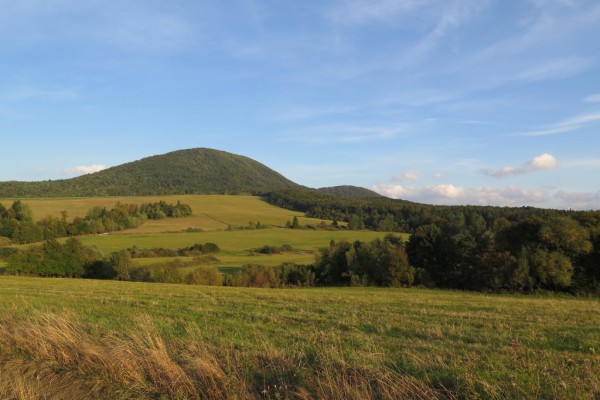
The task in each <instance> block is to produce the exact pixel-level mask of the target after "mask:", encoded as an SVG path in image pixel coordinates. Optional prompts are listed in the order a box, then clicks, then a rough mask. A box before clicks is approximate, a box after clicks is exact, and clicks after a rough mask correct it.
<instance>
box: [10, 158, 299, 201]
mask: <svg viewBox="0 0 600 400" xmlns="http://www.w3.org/2000/svg"><path fill="white" fill-rule="evenodd" d="M292 188H295V189H299V188H302V186H300V185H298V184H296V183H294V182H292V181H290V180H289V179H286V178H285V177H284V176H283V175H281V174H279V173H277V172H275V171H273V170H272V169H270V168H268V167H267V166H265V165H263V164H261V163H259V162H257V161H254V160H252V159H250V158H248V157H244V156H240V155H236V154H231V153H227V152H224V151H219V150H212V149H205V148H197V149H189V150H179V151H174V152H171V153H167V154H163V155H157V156H152V157H147V158H143V159H141V160H138V161H134V162H130V163H126V164H122V165H119V166H116V167H112V168H108V169H106V170H104V171H100V172H96V173H94V174H89V175H83V176H79V177H76V178H72V179H63V180H55V181H43V182H16V181H10V182H0V197H12V198H14V197H93V196H140V195H165V194H264V193H267V192H270V191H273V190H280V189H292Z"/></svg>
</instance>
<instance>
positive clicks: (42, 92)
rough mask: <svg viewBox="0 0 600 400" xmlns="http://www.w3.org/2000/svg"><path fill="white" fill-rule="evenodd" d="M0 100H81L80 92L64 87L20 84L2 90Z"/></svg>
mask: <svg viewBox="0 0 600 400" xmlns="http://www.w3.org/2000/svg"><path fill="white" fill-rule="evenodd" d="M0 98H2V99H4V100H8V101H25V100H76V99H77V98H79V90H77V89H73V88H64V87H44V86H39V85H34V84H19V85H14V86H11V87H5V88H4V89H2V90H0Z"/></svg>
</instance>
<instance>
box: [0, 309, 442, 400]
mask: <svg viewBox="0 0 600 400" xmlns="http://www.w3.org/2000/svg"><path fill="white" fill-rule="evenodd" d="M317 346H318V343H317ZM316 350H317V352H316V354H317V355H318V356H317V359H316V361H315V362H314V364H313V365H309V363H308V362H307V360H306V359H304V358H303V357H300V356H298V357H297V358H293V357H290V356H288V355H287V354H286V353H284V352H281V351H278V350H276V349H274V348H271V347H270V346H266V347H265V351H264V352H262V353H260V354H257V353H251V354H249V353H247V352H246V353H244V352H243V351H240V350H237V349H233V348H224V349H221V348H215V347H211V346H209V345H207V344H206V343H203V342H202V341H200V340H190V339H188V340H175V339H172V340H166V339H165V338H164V337H163V336H161V334H160V333H159V332H158V330H157V328H156V326H155V325H154V323H153V322H152V320H151V319H149V318H140V319H139V320H137V321H135V323H134V324H133V325H132V328H131V329H130V330H129V331H128V332H126V333H124V334H120V335H118V334H113V333H108V334H105V335H104V336H99V335H92V334H91V333H89V332H87V331H86V330H85V329H84V328H83V327H82V326H81V325H80V324H78V323H76V322H75V321H74V320H73V318H71V317H70V316H68V315H62V316H59V315H56V314H36V315H34V316H31V317H28V318H21V319H17V318H14V317H8V318H4V319H3V320H2V321H0V398H3V399H18V400H33V399H75V398H81V399H83V398H97V399H131V398H136V399H151V398H168V399H216V400H218V399H260V398H278V399H340V400H341V399H369V398H378V399H419V400H420V399H437V398H448V397H451V396H449V395H448V393H440V392H438V391H436V390H434V389H432V388H430V387H427V386H426V385H424V384H423V383H420V382H419V381H418V380H416V379H415V378H413V377H410V376H406V375H403V374H400V373H398V372H395V371H392V370H390V369H388V368H385V367H384V366H382V365H379V366H376V367H373V368H365V367H361V368H358V367H355V366H352V365H351V364H350V363H349V362H347V361H346V360H345V359H344V358H343V356H342V355H341V353H340V351H339V350H337V349H336V348H331V347H330V348H324V347H321V348H317V349H316Z"/></svg>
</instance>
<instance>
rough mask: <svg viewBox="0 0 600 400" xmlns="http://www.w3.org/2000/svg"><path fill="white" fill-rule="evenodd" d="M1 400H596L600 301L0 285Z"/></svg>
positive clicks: (80, 283)
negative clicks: (2, 399) (466, 399)
mask: <svg viewBox="0 0 600 400" xmlns="http://www.w3.org/2000/svg"><path fill="white" fill-rule="evenodd" d="M0 286H1V287H2V291H0V310H1V311H0V349H2V351H0V398H23V399H25V398H28V399H35V398H81V397H82V396H83V397H93V398H99V399H125V398H211V399H226V398H244V399H259V398H282V399H283V398H286V399H324V398H327V399H363V398H379V399H397V398H408V399H436V398H437V399H454V398H482V399H523V398H527V399H594V398H598V396H599V395H600V378H599V375H598V374H597V371H598V370H600V355H599V354H598V349H599V348H600V329H599V328H598V326H600V301H599V300H598V299H589V298H586V299H583V298H579V299H577V298H568V297H560V296H559V297H543V296H512V295H484V294H474V293H463V292H448V291H437V290H436V291H432V290H422V289H421V290H418V289H377V288H327V289H287V290H286V289H279V290H277V289H275V290H273V289H271V290H268V289H247V288H228V287H199V286H186V285H168V284H147V283H146V284H144V283H132V282H115V281H112V282H111V281H91V280H76V279H40V278H23V277H0Z"/></svg>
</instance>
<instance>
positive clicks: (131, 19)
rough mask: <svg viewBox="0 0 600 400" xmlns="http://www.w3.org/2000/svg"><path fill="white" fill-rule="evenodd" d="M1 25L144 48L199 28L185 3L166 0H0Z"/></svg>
mask: <svg viewBox="0 0 600 400" xmlns="http://www.w3.org/2000/svg"><path fill="white" fill-rule="evenodd" d="M0 4H1V7H2V13H1V14H0V30H4V31H5V32H7V35H10V36H11V37H12V38H13V39H14V40H17V41H26V42H52V41H61V42H65V41H68V40H70V39H72V38H77V39H78V40H82V39H83V40H87V41H89V42H90V44H91V43H93V42H97V43H98V42H100V43H103V44H107V45H110V46H117V47H123V48H127V49H129V50H132V49H143V50H160V51H162V50H165V49H174V48H179V47H181V46H182V45H184V43H187V42H188V41H191V40H192V39H193V38H194V37H195V36H196V34H197V31H196V30H195V27H194V24H193V23H191V22H190V21H189V20H188V17H187V15H186V13H185V10H184V9H183V8H180V7H178V6H176V5H175V4H174V3H167V2H164V3H163V2H139V1H136V0H122V1H120V2H118V3H104V2H97V1H87V2H80V1H73V0H57V1H43V0H28V1H19V2H5V1H3V2H0Z"/></svg>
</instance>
